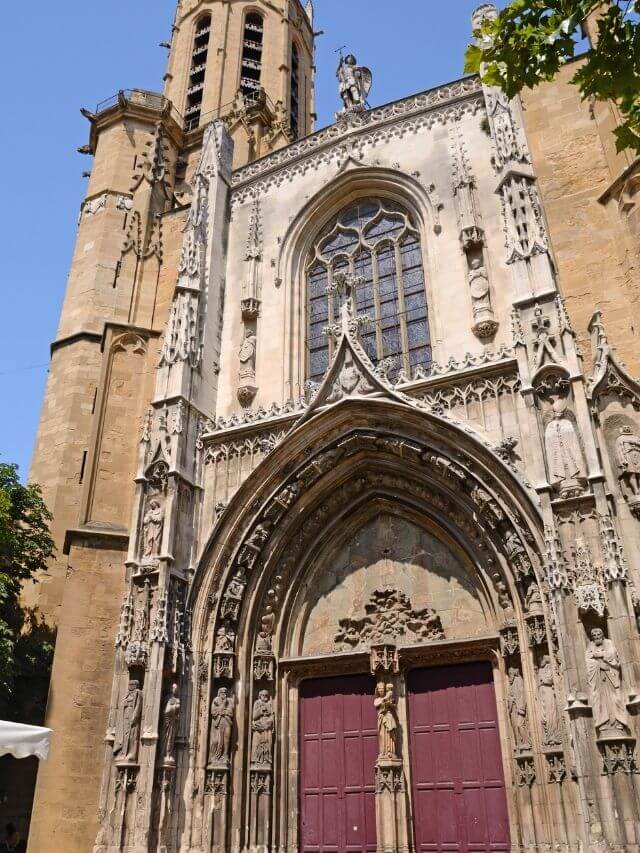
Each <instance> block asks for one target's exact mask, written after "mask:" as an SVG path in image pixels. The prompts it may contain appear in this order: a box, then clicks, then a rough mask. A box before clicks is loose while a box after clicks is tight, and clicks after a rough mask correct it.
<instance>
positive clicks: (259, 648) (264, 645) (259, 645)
mask: <svg viewBox="0 0 640 853" xmlns="http://www.w3.org/2000/svg"><path fill="white" fill-rule="evenodd" d="M256 652H258V654H263V655H264V654H270V653H271V634H270V633H269V632H268V631H259V632H258V636H257V637H256Z"/></svg>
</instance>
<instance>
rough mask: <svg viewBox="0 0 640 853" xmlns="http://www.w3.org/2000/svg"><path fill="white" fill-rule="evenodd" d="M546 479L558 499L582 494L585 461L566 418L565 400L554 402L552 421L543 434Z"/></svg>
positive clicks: (576, 437) (573, 430) (576, 436)
mask: <svg viewBox="0 0 640 853" xmlns="http://www.w3.org/2000/svg"><path fill="white" fill-rule="evenodd" d="M544 443H545V449H546V451H547V462H548V465H549V480H550V482H551V485H552V486H554V488H556V489H557V490H558V491H559V492H560V496H561V497H571V496H572V495H576V494H580V492H582V484H581V480H584V479H585V477H586V473H585V466H584V458H583V456H582V449H581V448H580V442H579V440H578V434H577V432H576V428H575V426H574V424H573V422H572V421H571V420H570V419H569V418H568V417H567V415H566V401H565V400H562V399H560V400H555V401H554V403H553V418H552V420H550V421H549V423H548V424H547V428H546V430H545V433H544Z"/></svg>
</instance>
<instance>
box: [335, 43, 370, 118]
mask: <svg viewBox="0 0 640 853" xmlns="http://www.w3.org/2000/svg"><path fill="white" fill-rule="evenodd" d="M336 77H337V78H338V91H339V94H340V98H341V100H342V103H343V107H342V109H341V110H340V112H338V113H336V118H337V119H339V118H340V117H341V116H344V115H346V114H347V113H350V112H361V111H363V110H364V109H365V108H366V104H367V95H368V94H369V92H370V91H371V85H372V83H373V75H372V74H371V71H369V69H368V68H366V67H365V66H364V65H358V61H357V59H356V58H355V56H354V55H353V54H352V53H349V54H348V55H347V56H345V57H342V56H341V57H340V63H339V65H338V70H337V71H336Z"/></svg>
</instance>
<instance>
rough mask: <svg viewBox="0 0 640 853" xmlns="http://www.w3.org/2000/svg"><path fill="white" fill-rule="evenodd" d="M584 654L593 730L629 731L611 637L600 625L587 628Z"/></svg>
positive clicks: (618, 668) (617, 663)
mask: <svg viewBox="0 0 640 853" xmlns="http://www.w3.org/2000/svg"><path fill="white" fill-rule="evenodd" d="M585 657H586V662H587V680H588V682H589V689H590V691H591V703H592V705H593V721H594V724H595V727H596V731H597V732H598V734H599V735H601V734H604V733H606V732H610V731H616V732H620V731H629V715H628V713H627V709H626V706H625V700H624V696H623V694H622V674H621V667H620V659H619V657H618V652H617V650H616V647H615V646H614V644H613V642H612V640H609V639H608V638H607V637H605V635H604V631H603V630H602V629H601V628H594V629H593V630H592V631H591V642H590V643H589V644H588V645H587V651H586V655H585Z"/></svg>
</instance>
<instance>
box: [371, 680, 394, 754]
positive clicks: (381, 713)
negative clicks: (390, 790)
mask: <svg viewBox="0 0 640 853" xmlns="http://www.w3.org/2000/svg"><path fill="white" fill-rule="evenodd" d="M373 704H374V707H375V709H376V711H377V712H378V745H379V749H380V758H398V748H397V744H396V736H397V731H398V720H397V716H396V701H395V698H394V695H393V684H385V683H384V681H380V682H378V684H377V685H376V694H375V698H374V700H373Z"/></svg>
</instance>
